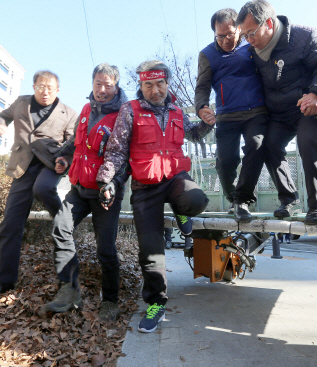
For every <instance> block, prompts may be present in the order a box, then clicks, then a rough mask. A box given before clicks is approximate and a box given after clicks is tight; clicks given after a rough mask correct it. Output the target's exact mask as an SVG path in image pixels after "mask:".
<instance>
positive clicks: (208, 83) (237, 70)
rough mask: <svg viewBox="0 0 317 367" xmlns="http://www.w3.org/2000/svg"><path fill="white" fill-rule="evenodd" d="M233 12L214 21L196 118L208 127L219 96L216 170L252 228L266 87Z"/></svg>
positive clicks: (203, 56) (201, 62)
mask: <svg viewBox="0 0 317 367" xmlns="http://www.w3.org/2000/svg"><path fill="white" fill-rule="evenodd" d="M237 16H238V14H237V12H236V11H235V10H233V9H230V8H228V9H222V10H219V11H217V12H216V13H215V14H214V15H213V16H212V18H211V28H212V30H213V31H214V32H215V41H214V42H213V43H211V44H210V45H208V46H207V47H206V48H204V49H203V50H202V51H201V52H200V54H199V59H198V78H197V85H196V91H195V105H196V113H197V114H198V115H199V117H200V118H201V119H202V120H203V121H205V122H209V121H210V120H212V119H213V118H214V111H213V110H212V109H210V108H209V97H210V92H211V88H213V89H214V91H215V93H216V110H217V117H216V121H217V129H216V143H217V159H216V169H217V172H218V175H219V179H220V182H221V185H222V188H223V191H224V194H225V195H226V197H227V199H228V200H229V202H230V203H231V207H230V208H229V213H231V210H230V209H231V208H232V204H234V205H233V208H234V215H235V218H236V220H237V221H238V222H250V221H251V220H252V216H251V214H250V212H249V209H248V205H249V204H250V203H254V202H255V201H256V197H255V195H254V190H255V186H256V184H257V182H258V178H259V176H260V173H261V170H262V167H263V163H264V147H263V144H262V143H263V139H264V136H265V133H266V130H267V111H266V108H265V106H264V95H263V86H262V82H261V78H260V76H259V75H258V74H257V72H256V67H255V63H254V60H253V58H252V55H251V53H250V52H249V51H248V47H249V44H248V43H247V42H246V41H245V40H241V37H240V27H238V26H237V25H236V19H237ZM241 134H242V135H243V137H244V140H245V146H244V147H243V148H242V149H243V151H244V158H243V160H242V168H241V172H240V176H239V181H238V183H237V186H236V187H235V185H234V181H235V179H236V176H237V167H238V165H239V163H240V138H241Z"/></svg>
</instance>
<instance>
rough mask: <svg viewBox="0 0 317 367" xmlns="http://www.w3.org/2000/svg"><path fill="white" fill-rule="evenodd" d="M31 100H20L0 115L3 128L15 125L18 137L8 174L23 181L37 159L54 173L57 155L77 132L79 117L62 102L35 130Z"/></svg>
mask: <svg viewBox="0 0 317 367" xmlns="http://www.w3.org/2000/svg"><path fill="white" fill-rule="evenodd" d="M31 100H32V96H20V97H18V99H17V100H16V101H15V102H14V103H12V105H11V106H10V107H9V108H7V109H5V110H3V111H2V112H1V113H0V124H2V125H7V126H8V125H9V124H10V123H11V122H12V121H13V122H14V128H15V136H14V144H13V146H12V148H11V150H12V153H11V156H10V160H9V164H8V167H7V170H6V174H7V175H8V176H10V177H13V178H19V177H21V176H22V175H23V174H24V173H25V171H26V170H27V168H28V167H29V164H30V163H31V161H32V159H33V157H34V155H36V156H37V158H38V159H39V160H40V161H42V162H43V163H44V164H45V165H46V166H47V167H48V168H50V169H52V170H54V169H55V159H54V153H55V152H56V150H57V149H58V148H59V147H60V146H61V145H62V144H63V142H64V141H66V140H68V139H69V138H70V137H71V136H72V134H73V131H74V125H75V121H76V119H77V114H76V112H75V111H73V110H72V109H71V108H69V107H68V106H66V105H64V104H63V103H62V102H61V101H60V100H59V99H58V102H57V105H56V107H55V108H54V110H53V111H52V113H51V114H50V116H49V117H48V119H47V120H45V121H44V122H43V123H42V124H41V125H40V126H38V127H37V128H34V123H33V119H32V116H31V113H30V108H31Z"/></svg>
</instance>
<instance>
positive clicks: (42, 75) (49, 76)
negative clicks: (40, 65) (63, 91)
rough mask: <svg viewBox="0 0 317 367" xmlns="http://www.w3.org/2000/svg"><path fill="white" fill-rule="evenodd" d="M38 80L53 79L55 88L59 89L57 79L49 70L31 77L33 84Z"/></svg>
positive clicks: (41, 71) (40, 71) (38, 72)
mask: <svg viewBox="0 0 317 367" xmlns="http://www.w3.org/2000/svg"><path fill="white" fill-rule="evenodd" d="M38 78H45V79H55V80H56V84H57V87H58V88H59V78H58V76H57V75H56V74H54V73H52V72H51V71H49V70H39V71H37V72H36V73H35V74H34V76H33V84H36V82H37V79H38Z"/></svg>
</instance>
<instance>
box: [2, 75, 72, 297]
mask: <svg viewBox="0 0 317 367" xmlns="http://www.w3.org/2000/svg"><path fill="white" fill-rule="evenodd" d="M33 81H34V85H33V88H34V95H32V96H20V97H19V98H18V99H17V100H16V101H15V102H14V103H13V104H12V105H11V106H10V107H8V108H7V109H5V110H3V111H2V112H1V113H0V135H2V134H4V133H5V132H6V131H7V128H8V127H7V126H8V125H9V124H10V123H11V122H12V121H13V122H14V127H15V139H14V144H13V146H12V149H11V156H10V160H9V163H8V166H7V170H6V174H7V175H8V176H10V177H12V178H13V181H12V185H11V188H10V192H9V196H8V199H7V203H6V208H5V211H4V219H3V221H2V222H1V225H0V293H4V292H6V291H8V290H10V289H13V288H14V283H15V282H16V281H17V279H18V267H19V260H20V250H21V242H22V237H23V228H24V224H25V221H26V219H27V218H28V215H29V212H30V209H31V205H32V202H33V199H34V198H36V199H37V200H38V201H40V202H41V203H43V204H44V206H45V208H46V209H47V210H48V211H49V213H50V214H51V216H52V217H54V216H55V214H56V213H57V212H58V210H59V208H60V206H61V200H60V198H59V196H58V194H57V190H56V186H57V184H58V182H59V181H60V179H61V176H60V175H59V174H57V173H56V172H55V159H54V152H55V151H57V149H58V147H60V146H61V145H62V143H63V142H64V141H66V140H68V139H69V138H70V137H71V136H72V135H73V130H74V125H75V121H76V119H77V114H76V112H74V111H73V110H72V109H70V108H69V107H67V106H66V105H64V104H63V103H62V102H61V101H60V100H59V99H58V98H57V93H58V91H59V79H58V76H57V75H56V74H54V73H52V72H50V71H47V70H44V71H38V72H37V73H35V75H34V77H33Z"/></svg>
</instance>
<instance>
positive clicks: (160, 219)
mask: <svg viewBox="0 0 317 367" xmlns="http://www.w3.org/2000/svg"><path fill="white" fill-rule="evenodd" d="M164 203H170V204H171V205H172V207H173V210H174V211H175V212H176V213H177V214H181V215H187V216H190V217H194V216H195V215H198V214H200V213H201V212H203V211H204V209H205V208H206V206H207V204H208V199H207V197H206V195H205V194H204V192H203V191H202V190H201V189H200V187H199V186H198V185H197V184H196V183H195V182H194V181H193V180H192V179H191V177H190V176H189V175H188V174H187V173H185V172H184V173H179V174H178V175H176V176H175V177H173V178H172V179H170V180H168V181H166V182H163V183H161V184H159V185H153V187H149V188H146V189H139V190H134V191H133V193H132V196H131V204H132V206H133V215H134V221H135V226H136V230H137V235H138V240H139V247H140V252H139V262H140V266H141V268H142V273H143V277H144V285H143V290H142V296H143V299H144V301H145V302H147V303H150V304H154V303H157V304H161V305H164V304H165V303H166V302H167V295H166V290H167V283H166V273H165V252H164V247H165V241H164V237H163V235H164Z"/></svg>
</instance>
